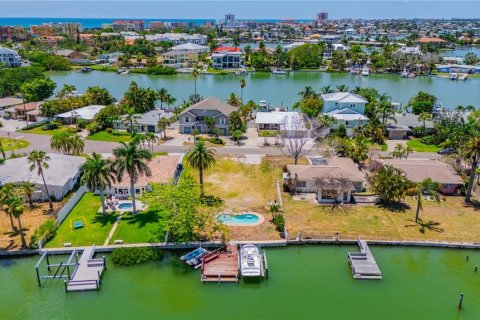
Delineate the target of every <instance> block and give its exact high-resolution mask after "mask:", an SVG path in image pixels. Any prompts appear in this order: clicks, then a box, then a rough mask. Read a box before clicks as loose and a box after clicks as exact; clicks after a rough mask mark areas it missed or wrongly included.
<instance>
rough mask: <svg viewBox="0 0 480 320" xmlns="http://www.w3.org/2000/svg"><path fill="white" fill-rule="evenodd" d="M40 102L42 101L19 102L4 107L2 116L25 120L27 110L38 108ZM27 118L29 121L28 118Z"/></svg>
mask: <svg viewBox="0 0 480 320" xmlns="http://www.w3.org/2000/svg"><path fill="white" fill-rule="evenodd" d="M42 104H43V101H39V102H29V103H24V104H19V105H16V106H14V107H10V108H8V109H5V111H4V114H3V117H4V118H12V119H21V120H25V119H26V118H27V116H28V113H29V112H31V111H35V110H39V109H40V106H41V105H42ZM27 120H28V121H30V120H29V119H27Z"/></svg>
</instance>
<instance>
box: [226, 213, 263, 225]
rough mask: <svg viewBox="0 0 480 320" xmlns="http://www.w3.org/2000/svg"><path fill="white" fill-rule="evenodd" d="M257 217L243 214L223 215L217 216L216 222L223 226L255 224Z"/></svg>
mask: <svg viewBox="0 0 480 320" xmlns="http://www.w3.org/2000/svg"><path fill="white" fill-rule="evenodd" d="M258 220H259V217H258V216H257V215H256V214H251V213H243V214H230V213H224V214H220V215H218V216H217V221H218V222H223V223H225V224H249V223H252V224H253V223H257V222H258Z"/></svg>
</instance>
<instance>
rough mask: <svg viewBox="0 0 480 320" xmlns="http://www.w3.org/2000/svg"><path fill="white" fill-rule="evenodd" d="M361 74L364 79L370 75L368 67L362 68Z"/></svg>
mask: <svg viewBox="0 0 480 320" xmlns="http://www.w3.org/2000/svg"><path fill="white" fill-rule="evenodd" d="M361 74H362V76H365V77H366V76H369V75H370V69H369V68H368V66H366V65H365V66H363V68H362V73H361Z"/></svg>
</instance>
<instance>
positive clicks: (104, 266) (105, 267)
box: [102, 256, 107, 271]
mask: <svg viewBox="0 0 480 320" xmlns="http://www.w3.org/2000/svg"><path fill="white" fill-rule="evenodd" d="M102 258H103V269H105V271H106V270H107V261H106V260H105V256H103V257H102Z"/></svg>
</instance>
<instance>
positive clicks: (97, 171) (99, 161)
mask: <svg viewBox="0 0 480 320" xmlns="http://www.w3.org/2000/svg"><path fill="white" fill-rule="evenodd" d="M82 169H83V176H82V183H83V184H84V185H86V186H87V187H88V188H89V189H90V190H91V191H92V192H95V190H98V191H100V199H101V201H102V212H103V214H104V215H105V214H106V211H105V201H104V193H105V188H106V187H109V188H110V187H111V186H112V182H114V181H115V174H114V172H113V170H112V161H111V160H110V159H103V158H102V156H101V155H100V154H99V153H96V152H94V153H92V155H91V156H89V157H88V159H87V161H86V162H85V163H84V164H83V167H82Z"/></svg>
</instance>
